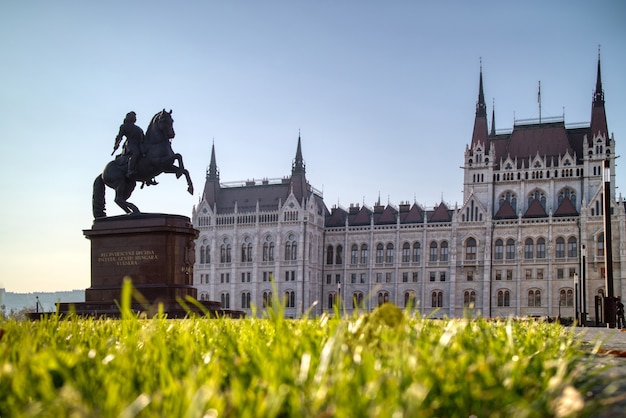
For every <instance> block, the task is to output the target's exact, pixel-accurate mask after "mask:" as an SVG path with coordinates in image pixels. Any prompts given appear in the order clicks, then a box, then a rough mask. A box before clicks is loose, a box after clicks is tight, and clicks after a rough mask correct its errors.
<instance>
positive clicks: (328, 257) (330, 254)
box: [326, 245, 335, 264]
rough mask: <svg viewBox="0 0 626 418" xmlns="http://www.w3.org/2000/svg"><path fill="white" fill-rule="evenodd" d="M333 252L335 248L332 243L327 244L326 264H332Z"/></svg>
mask: <svg viewBox="0 0 626 418" xmlns="http://www.w3.org/2000/svg"><path fill="white" fill-rule="evenodd" d="M334 254H335V249H334V248H333V246H332V245H329V246H328V247H327V248H326V264H333V258H334Z"/></svg>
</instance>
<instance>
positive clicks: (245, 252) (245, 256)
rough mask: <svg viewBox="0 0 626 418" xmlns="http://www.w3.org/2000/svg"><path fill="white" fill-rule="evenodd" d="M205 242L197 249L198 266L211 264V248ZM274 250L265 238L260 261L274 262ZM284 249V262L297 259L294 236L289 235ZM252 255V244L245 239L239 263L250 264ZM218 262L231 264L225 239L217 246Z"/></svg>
mask: <svg viewBox="0 0 626 418" xmlns="http://www.w3.org/2000/svg"><path fill="white" fill-rule="evenodd" d="M207 242H208V240H206V239H205V240H204V243H203V245H201V246H200V249H199V252H200V257H199V259H200V264H210V263H211V247H210V246H209V245H208V244H207ZM274 248H275V244H274V242H273V240H272V238H271V236H267V237H266V239H265V242H264V243H263V247H262V253H261V256H262V257H261V258H262V261H274ZM284 249H285V253H284V260H285V261H289V260H297V259H298V243H297V242H296V237H295V235H293V234H290V235H289V236H288V238H287V241H286V242H285V245H284ZM253 255H254V252H253V246H252V243H251V242H250V238H249V237H246V238H245V239H244V242H243V243H242V244H241V247H240V257H239V261H241V262H242V263H249V262H252V260H253ZM219 262H220V263H222V264H224V263H226V264H227V263H231V262H232V245H231V244H230V242H229V240H228V238H225V239H224V240H223V242H222V244H221V245H220V246H219Z"/></svg>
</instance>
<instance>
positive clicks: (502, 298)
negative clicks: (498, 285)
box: [498, 290, 511, 307]
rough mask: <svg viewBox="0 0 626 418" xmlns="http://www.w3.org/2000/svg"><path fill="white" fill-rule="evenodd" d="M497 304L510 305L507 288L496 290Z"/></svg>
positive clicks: (509, 294) (501, 305)
mask: <svg viewBox="0 0 626 418" xmlns="http://www.w3.org/2000/svg"><path fill="white" fill-rule="evenodd" d="M498 306H500V307H503V306H511V293H510V292H509V291H508V290H498Z"/></svg>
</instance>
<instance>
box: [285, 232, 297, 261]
mask: <svg viewBox="0 0 626 418" xmlns="http://www.w3.org/2000/svg"><path fill="white" fill-rule="evenodd" d="M297 258H298V244H297V242H296V236H295V235H293V234H289V236H288V237H287V242H286V243H285V261H289V260H296V259H297Z"/></svg>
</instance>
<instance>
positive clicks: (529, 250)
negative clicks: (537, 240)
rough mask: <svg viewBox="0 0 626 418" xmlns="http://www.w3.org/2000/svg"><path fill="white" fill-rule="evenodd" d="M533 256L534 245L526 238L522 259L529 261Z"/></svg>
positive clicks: (530, 239)
mask: <svg viewBox="0 0 626 418" xmlns="http://www.w3.org/2000/svg"><path fill="white" fill-rule="evenodd" d="M534 254H535V244H534V243H533V240H532V238H526V241H524V258H525V259H526V260H530V259H532V258H533V255H534Z"/></svg>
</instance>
